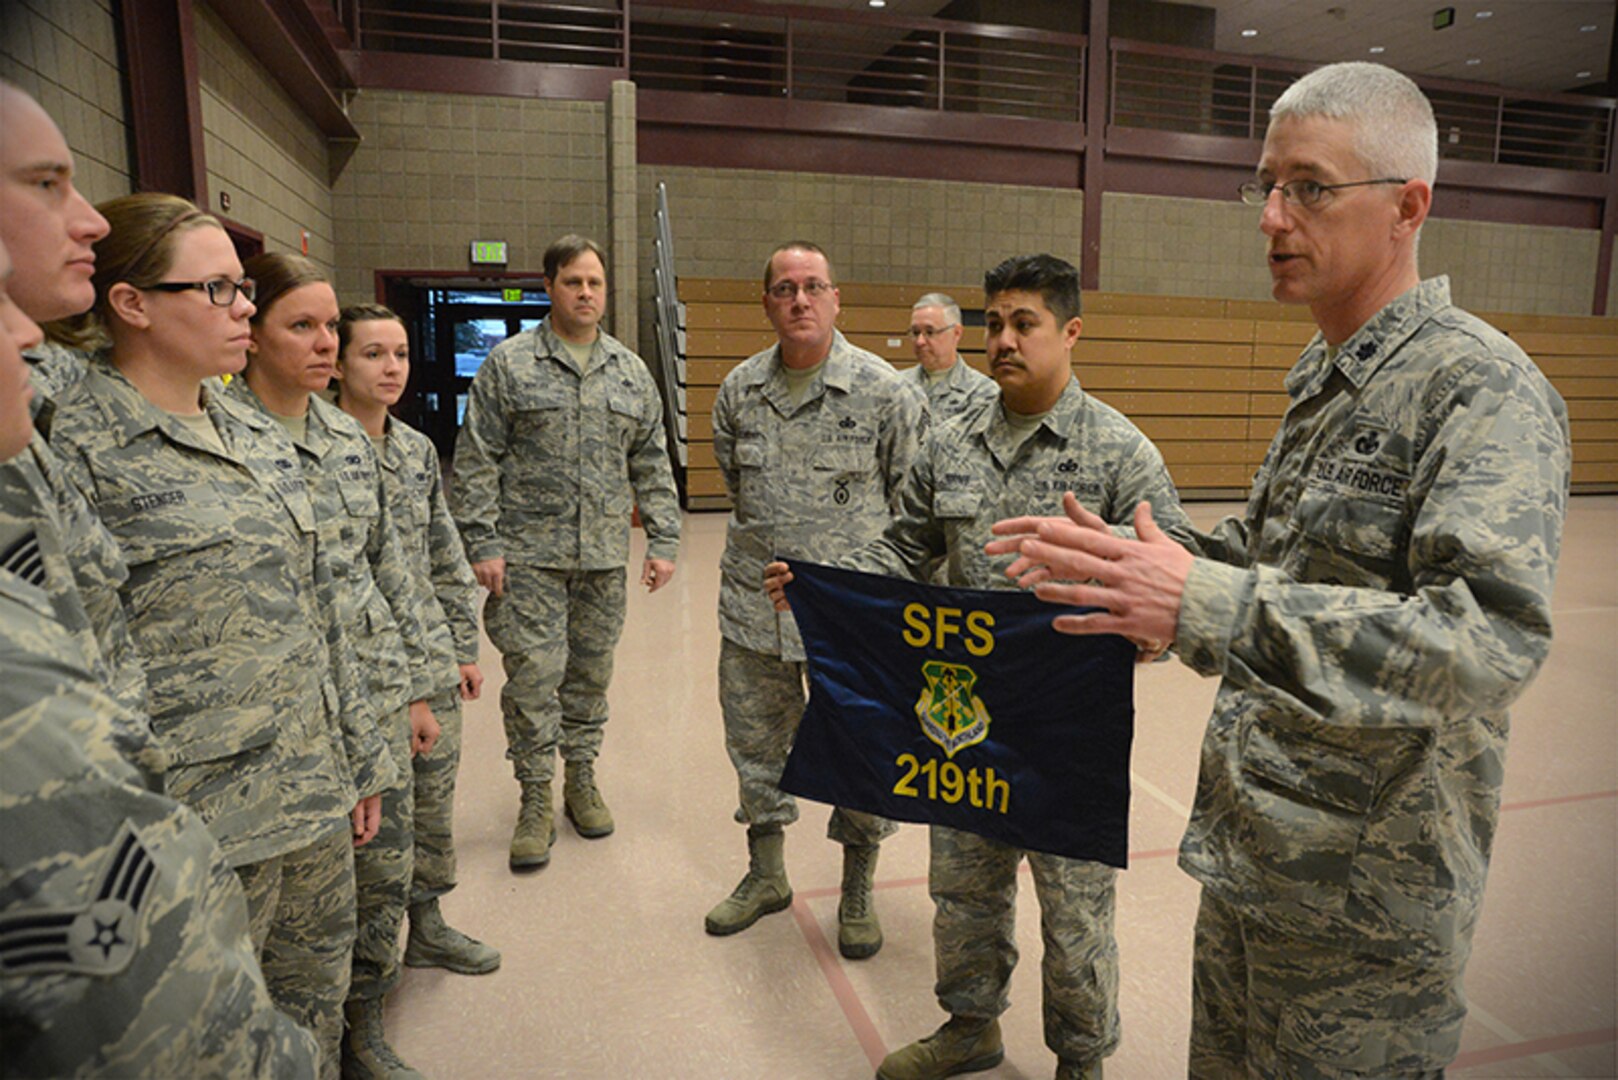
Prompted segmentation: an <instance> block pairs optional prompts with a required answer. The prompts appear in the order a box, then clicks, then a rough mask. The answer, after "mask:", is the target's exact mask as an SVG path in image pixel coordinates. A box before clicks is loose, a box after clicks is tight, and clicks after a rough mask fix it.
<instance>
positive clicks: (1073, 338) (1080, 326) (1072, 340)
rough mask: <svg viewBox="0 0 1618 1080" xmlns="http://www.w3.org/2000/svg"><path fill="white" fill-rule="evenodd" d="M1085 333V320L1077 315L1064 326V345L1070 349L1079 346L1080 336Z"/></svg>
mask: <svg viewBox="0 0 1618 1080" xmlns="http://www.w3.org/2000/svg"><path fill="white" fill-rule="evenodd" d="M1082 333H1084V320H1083V319H1081V318H1079V317H1078V316H1077V315H1075V316H1073V317H1072V318H1071V319H1069V320H1068V321H1067V322H1065V323H1063V324H1062V343H1063V344H1064V345H1066V346H1067V347H1068V348H1070V349H1071V348H1072V347H1073V346H1074V345H1076V344H1078V340H1079V335H1080V334H1082Z"/></svg>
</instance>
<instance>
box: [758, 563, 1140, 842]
mask: <svg viewBox="0 0 1618 1080" xmlns="http://www.w3.org/2000/svg"><path fill="white" fill-rule="evenodd" d="M790 565H791V568H792V575H793V580H792V583H791V584H790V585H788V586H787V598H788V600H790V601H791V603H792V613H793V616H794V618H795V619H796V621H797V623H798V629H799V631H800V632H801V633H802V635H803V643H804V650H805V652H806V653H807V655H808V660H809V705H808V707H807V708H806V709H805V710H804V715H803V722H802V724H801V725H800V726H799V728H798V735H797V739H796V741H795V742H794V744H793V748H792V755H791V757H790V758H789V759H788V761H787V766H786V771H785V773H784V774H783V776H782V778H781V787H782V789H783V790H785V791H790V792H792V793H793V794H795V795H802V796H804V797H805V798H810V799H815V800H817V801H819V802H827V803H831V804H833V805H836V806H843V807H847V808H849V809H852V810H864V811H866V812H867V813H873V814H880V815H882V816H883V817H889V818H894V819H896V820H899V821H919V822H928V823H933V824H938V825H947V826H949V827H951V828H955V829H964V830H966V831H968V832H974V833H978V834H980V835H983V836H987V837H989V838H991V839H994V840H999V841H1001V842H1002V843H1006V844H1010V845H1012V846H1013V847H1019V848H1024V849H1027V850H1032V851H1044V852H1049V853H1051V854H1055V855H1066V856H1070V857H1072V858H1079V859H1091V860H1094V861H1096V862H1102V863H1107V864H1109V865H1112V866H1124V865H1125V864H1126V863H1127V861H1128V850H1129V747H1130V742H1131V739H1132V738H1133V732H1134V678H1135V676H1134V670H1135V648H1134V646H1133V645H1131V644H1129V643H1128V642H1127V641H1124V640H1123V639H1122V638H1118V637H1072V636H1069V635H1065V634H1059V633H1057V632H1056V631H1055V630H1054V629H1052V628H1051V619H1052V618H1054V617H1055V616H1056V615H1058V614H1060V613H1061V612H1060V609H1058V608H1056V607H1053V606H1052V605H1050V604H1046V603H1044V602H1043V601H1041V600H1038V599H1036V598H1035V597H1034V596H1033V595H1032V594H1030V593H1025V592H1021V591H1015V590H1010V589H1006V590H994V589H952V588H941V587H938V586H933V585H921V584H917V583H915V582H910V581H904V580H900V579H898V578H889V577H880V576H877V575H874V574H862V573H859V572H856V571H852V570H838V569H835V568H833V567H827V566H817V565H815V564H813V563H802V562H792V563H791V564H790Z"/></svg>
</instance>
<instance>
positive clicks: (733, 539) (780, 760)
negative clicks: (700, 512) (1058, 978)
mask: <svg viewBox="0 0 1618 1080" xmlns="http://www.w3.org/2000/svg"><path fill="white" fill-rule="evenodd" d="M780 367H781V361H780V346H779V345H774V346H771V347H770V348H768V349H766V350H764V351H763V352H761V353H757V354H755V355H754V356H751V357H749V358H748V359H747V360H745V361H743V362H742V363H741V364H740V365H738V366H737V367H736V369H735V370H733V371H732V372H731V373H730V374H729V375H727V376H726V377H725V381H724V384H723V385H722V386H720V388H719V395H718V397H717V399H716V400H715V401H714V407H713V427H714V457H715V458H716V459H717V460H718V462H719V468H720V470H721V472H722V473H723V475H724V478H725V486H726V488H727V489H728V490H729V492H730V495H731V498H732V500H733V501H734V502H735V510H734V511H733V512H732V513H731V517H730V523H729V526H728V528H727V530H726V534H725V553H724V556H723V557H722V558H721V560H720V563H719V574H720V585H719V632H720V634H721V635H722V637H723V641H722V642H721V645H720V653H719V703H720V708H721V710H722V711H723V713H724V717H725V748H726V750H727V751H728V752H729V753H730V760H731V762H732V764H734V765H735V766H736V774H737V778H738V786H739V789H740V806H739V807H738V808H737V810H736V820H737V821H739V822H742V823H744V824H749V825H786V824H790V823H791V822H794V821H796V820H798V805H797V802H796V801H795V800H794V799H793V798H792V796H790V795H788V794H786V793H785V792H783V791H782V790H781V789H780V788H779V786H778V784H779V783H780V780H781V770H782V769H783V768H784V767H785V766H786V757H787V751H788V750H789V749H790V748H791V745H792V736H793V734H794V733H795V732H796V731H797V727H798V721H799V720H801V719H802V718H803V707H804V702H805V700H806V698H805V692H804V672H803V659H804V654H803V641H802V639H801V638H800V637H799V636H798V627H797V624H796V623H795V622H793V620H792V615H791V613H790V612H777V611H776V610H775V608H774V607H773V605H772V604H771V603H770V598H769V596H768V595H767V594H766V593H765V592H764V565H765V564H766V563H768V562H770V561H771V560H772V559H774V558H777V557H783V558H799V559H812V560H816V561H819V562H826V561H829V560H830V559H832V558H833V557H835V556H836V555H837V554H839V553H841V552H846V551H848V550H849V549H850V548H853V547H856V546H858V545H860V544H863V543H865V542H866V541H868V540H870V539H872V538H873V537H875V536H876V535H877V534H878V533H880V532H881V531H882V528H883V526H885V525H886V524H887V523H888V520H889V518H890V516H891V511H892V507H893V504H894V500H895V498H896V497H897V496H898V493H899V486H900V484H901V483H902V482H903V480H904V475H905V470H906V469H907V468H908V467H909V465H910V460H911V458H912V457H914V456H915V453H916V449H917V447H918V444H919V441H920V439H921V436H922V434H923V431H924V428H925V424H926V417H925V413H924V411H923V405H922V402H921V397H920V395H919V394H917V393H916V392H915V391H914V390H913V389H912V388H909V387H906V386H905V385H904V384H903V383H902V382H901V381H900V379H899V375H898V373H897V372H896V371H894V370H893V368H892V366H891V365H889V364H888V363H887V361H885V360H883V359H881V358H880V357H877V356H873V355H872V354H871V353H868V352H866V351H865V350H864V349H859V348H855V347H854V346H853V345H850V344H849V343H848V340H847V339H846V338H844V337H843V335H842V334H841V333H838V332H835V331H834V333H833V339H832V346H831V352H830V353H829V354H828V355H827V357H826V361H825V367H824V368H822V369H821V371H820V373H819V374H817V375H816V376H815V377H814V379H813V381H812V382H811V383H810V384H809V388H808V390H807V391H806V393H805V395H804V397H803V400H802V401H801V402H799V403H798V405H797V406H796V407H794V406H793V404H792V401H791V398H790V396H789V393H788V390H787V383H786V378H785V376H784V375H782V374H781V370H780ZM894 828H895V826H894V825H893V823H892V822H889V821H886V820H884V819H882V818H878V817H873V816H871V815H869V814H863V813H858V812H855V811H845V810H842V809H840V808H839V809H837V810H834V811H833V812H832V818H831V823H830V825H829V826H828V830H827V833H828V835H829V836H830V837H831V838H832V839H833V840H836V841H838V842H839V843H842V844H848V845H869V844H875V843H877V842H878V841H879V840H881V839H882V837H884V836H887V835H889V834H891V833H892V832H893V830H894Z"/></svg>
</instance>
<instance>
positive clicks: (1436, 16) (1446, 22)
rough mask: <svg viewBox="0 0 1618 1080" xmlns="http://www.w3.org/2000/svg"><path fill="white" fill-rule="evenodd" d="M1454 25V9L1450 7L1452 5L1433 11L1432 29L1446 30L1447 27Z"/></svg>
mask: <svg viewBox="0 0 1618 1080" xmlns="http://www.w3.org/2000/svg"><path fill="white" fill-rule="evenodd" d="M1454 25H1455V9H1454V8H1452V7H1441V8H1439V9H1438V10H1437V11H1435V12H1433V29H1434V30H1446V29H1448V28H1449V27H1451V26H1454Z"/></svg>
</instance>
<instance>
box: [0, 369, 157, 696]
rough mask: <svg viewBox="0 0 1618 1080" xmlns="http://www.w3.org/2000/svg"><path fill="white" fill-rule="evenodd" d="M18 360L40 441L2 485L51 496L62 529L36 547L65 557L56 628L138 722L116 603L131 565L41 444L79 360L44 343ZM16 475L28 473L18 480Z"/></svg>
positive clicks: (138, 689)
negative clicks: (65, 630) (24, 367)
mask: <svg viewBox="0 0 1618 1080" xmlns="http://www.w3.org/2000/svg"><path fill="white" fill-rule="evenodd" d="M24 359H26V360H27V361H28V365H29V381H30V382H31V383H32V385H33V388H34V398H33V401H32V402H31V406H30V407H31V409H32V411H33V414H34V427H35V429H36V431H37V432H38V435H36V437H35V439H34V443H33V446H32V447H31V449H30V454H28V455H22V456H19V457H16V458H13V459H12V460H11V461H9V462H6V463H4V464H3V465H0V486H4V487H10V488H16V487H17V486H19V485H21V486H24V487H28V488H32V489H34V490H36V491H38V490H48V491H49V492H50V494H51V495H52V497H53V498H54V500H55V503H56V508H57V518H58V521H59V524H60V526H61V528H60V531H59V532H58V533H57V535H56V536H55V537H54V538H51V539H45V538H44V537H43V534H42V543H45V544H46V545H47V546H49V547H52V548H54V552H55V553H56V554H60V555H64V556H65V557H66V566H67V568H68V571H69V572H68V574H66V575H57V574H52V575H51V576H50V584H49V585H48V586H47V591H48V592H49V593H50V594H51V599H52V602H53V603H54V604H55V606H56V609H57V613H58V616H59V617H60V618H61V620H62V625H64V626H67V627H69V628H70V629H72V630H73V631H74V632H75V633H77V634H78V635H79V636H80V642H79V644H80V646H81V647H82V648H83V650H84V656H85V659H86V660H88V661H89V662H90V667H91V670H92V671H93V672H95V673H96V674H97V675H99V676H101V677H102V678H103V681H104V682H105V683H106V685H107V686H108V688H109V692H110V693H111V694H112V696H113V697H114V698H116V699H117V700H118V702H119V704H121V705H123V706H124V708H125V710H127V711H126V712H125V713H123V715H124V716H126V717H127V716H133V717H135V718H136V722H138V723H144V722H145V720H144V718H145V716H146V673H145V672H144V671H142V670H141V667H140V657H139V656H138V655H137V654H136V652H135V644H134V642H133V641H132V640H131V639H130V636H129V625H128V622H127V621H126V620H125V618H124V612H123V607H122V605H121V604H120V603H119V600H118V590H119V589H120V588H122V587H123V584H124V582H125V581H127V580H128V579H129V567H128V566H126V565H125V563H124V557H123V553H122V552H121V551H119V549H118V543H117V541H115V540H114V539H113V538H112V536H111V534H109V533H108V532H107V529H106V526H104V525H102V524H101V521H100V520H99V519H98V518H97V517H96V516H95V512H94V511H93V510H91V509H90V507H89V505H88V504H86V503H85V501H84V496H83V495H82V494H80V492H79V491H78V489H77V488H75V487H74V486H73V485H72V484H71V483H69V482H68V480H67V478H66V477H65V476H63V474H62V470H61V466H60V463H59V462H57V461H56V459H55V455H53V454H52V453H51V450H50V448H49V447H48V446H47V445H46V442H45V439H46V437H47V436H48V435H49V432H50V424H51V421H52V420H53V419H54V418H55V415H56V402H57V401H58V400H59V399H60V398H61V397H62V396H63V395H64V394H66V393H68V392H69V391H71V390H72V389H73V387H75V386H77V385H78V384H79V382H80V380H82V379H83V377H84V371H85V358H84V354H83V353H80V352H78V351H76V350H74V349H69V348H67V347H65V346H62V345H58V344H55V343H53V342H43V343H41V344H40V345H38V346H36V347H35V348H33V349H30V350H29V351H28V352H27V353H25V354H24ZM29 458H31V459H32V460H29ZM19 471H21V472H23V473H25V474H26V475H25V476H22V477H18V476H17V475H16V473H17V472H19ZM41 485H43V486H41ZM70 593H76V594H77V596H76V597H75V596H72V595H69V594H70ZM86 621H87V622H86Z"/></svg>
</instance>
